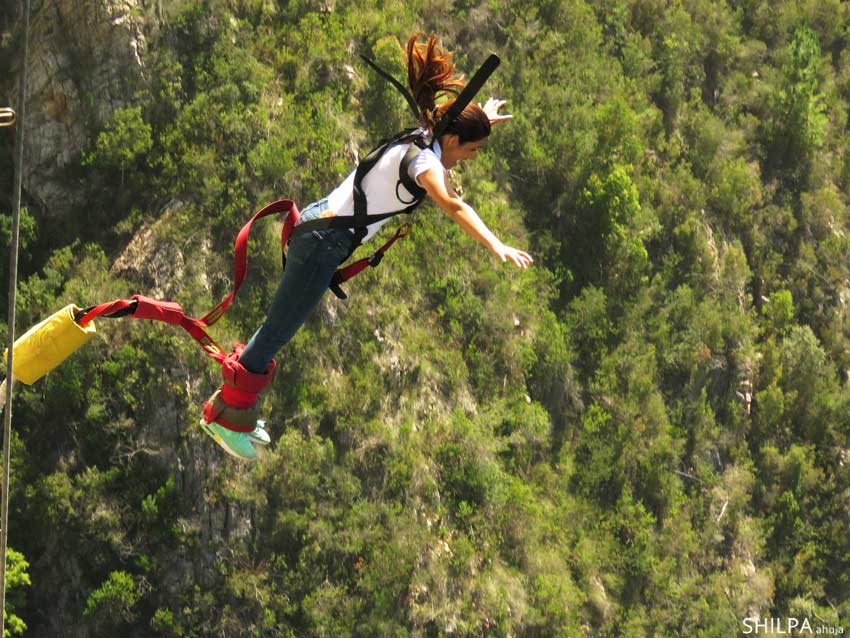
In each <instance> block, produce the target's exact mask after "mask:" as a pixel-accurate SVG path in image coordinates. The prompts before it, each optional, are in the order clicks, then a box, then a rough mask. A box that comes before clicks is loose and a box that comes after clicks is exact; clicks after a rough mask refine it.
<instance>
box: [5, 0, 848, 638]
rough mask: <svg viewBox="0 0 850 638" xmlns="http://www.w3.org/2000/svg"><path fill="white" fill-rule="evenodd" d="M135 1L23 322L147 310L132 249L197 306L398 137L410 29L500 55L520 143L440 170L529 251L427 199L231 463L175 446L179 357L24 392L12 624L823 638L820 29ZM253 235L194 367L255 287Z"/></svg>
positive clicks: (826, 376) (797, 15)
mask: <svg viewBox="0 0 850 638" xmlns="http://www.w3.org/2000/svg"><path fill="white" fill-rule="evenodd" d="M145 6H147V5H145ZM140 11H141V12H142V13H143V14H144V15H141V17H143V18H145V19H146V22H145V24H146V25H147V30H148V32H147V33H146V36H147V38H148V41H149V51H148V53H147V60H146V64H147V68H148V72H147V73H146V74H145V78H146V80H145V81H141V82H140V83H139V84H138V86H133V87H132V89H133V96H134V97H133V98H132V100H131V102H130V103H128V105H126V106H125V107H122V108H119V109H118V110H116V111H115V113H114V115H113V119H112V121H111V122H109V123H107V124H106V125H105V126H104V127H102V128H96V129H93V130H91V135H90V143H89V145H88V148H87V149H86V151H85V152H84V153H82V154H81V156H80V157H79V159H78V160H76V163H75V164H74V165H73V166H71V167H70V168H69V176H68V179H69V180H72V181H74V183H76V184H78V185H79V184H84V188H85V190H86V205H85V207H84V208H80V209H79V210H74V211H72V214H71V215H70V216H69V218H68V219H64V220H61V221H59V222H56V223H53V224H46V223H45V219H46V213H47V211H42V210H38V209H36V208H33V207H31V208H30V209H29V210H28V212H27V214H26V215H25V217H24V222H25V223H24V240H25V252H24V254H23V256H22V267H23V269H24V274H25V275H26V276H25V277H24V278H23V280H22V283H21V287H20V293H19V300H20V309H19V321H20V323H19V326H28V325H31V324H34V323H36V322H37V321H38V320H39V319H41V318H42V317H44V316H46V315H48V314H50V313H52V312H53V311H55V310H56V309H58V308H59V307H61V306H63V305H64V304H66V303H68V302H71V301H73V302H76V303H78V304H80V305H87V304H90V303H94V302H99V301H103V300H106V299H110V298H112V297H121V296H126V295H127V294H131V293H133V292H137V291H139V292H145V291H146V290H147V287H148V286H150V284H151V282H150V281H146V280H145V279H144V278H141V277H134V275H133V274H132V272H130V273H129V274H116V273H115V272H114V271H113V270H110V263H111V262H112V261H113V259H114V258H115V256H117V255H118V254H119V253H121V252H122V251H123V250H124V248H125V247H126V246H127V244H128V242H129V240H130V238H131V237H132V236H133V234H134V233H135V232H137V231H138V230H139V229H142V228H150V227H153V226H155V227H156V228H157V229H158V230H157V233H158V234H157V237H158V241H160V242H162V243H163V244H164V245H172V246H174V245H176V246H179V247H180V251H181V252H182V255H183V256H184V258H185V267H184V270H183V271H182V274H181V276H180V277H179V281H178V282H177V285H176V286H175V287H174V290H173V291H172V292H173V293H174V294H173V296H174V297H175V298H177V299H178V300H179V301H180V302H181V303H182V304H183V305H184V307H185V308H187V310H189V311H190V312H195V313H201V312H203V311H204V310H206V309H207V308H209V307H211V306H212V305H214V303H215V302H216V301H217V300H218V299H219V298H220V297H221V296H223V294H224V293H225V292H226V290H227V288H228V285H229V266H230V251H231V249H232V248H231V246H232V237H233V236H234V235H235V233H236V231H237V229H238V228H239V227H240V226H241V224H242V223H243V222H244V220H246V219H247V218H248V216H249V215H250V213H251V212H252V211H254V210H256V209H257V208H259V207H260V206H261V205H262V204H264V203H265V202H267V201H270V200H272V199H274V198H277V197H284V196H285V197H291V198H293V199H295V200H296V201H298V202H300V203H302V204H306V203H308V202H310V201H313V200H315V199H317V198H319V197H321V196H323V195H324V194H326V193H327V192H328V191H329V189H330V188H332V187H333V186H335V185H336V184H337V182H338V181H339V180H340V179H341V177H342V176H344V175H345V174H346V173H347V172H348V171H349V170H351V168H352V167H353V165H354V164H355V151H359V152H360V153H361V154H362V153H363V151H365V150H367V148H368V147H369V146H370V145H371V144H372V143H373V142H375V141H376V140H377V139H378V138H380V137H381V136H384V135H386V134H389V133H392V132H394V131H395V130H396V129H398V128H400V127H402V126H404V125H406V124H408V122H407V120H406V119H405V118H406V117H407V110H406V107H405V105H404V102H403V100H402V99H401V98H400V97H399V96H398V95H396V94H395V93H394V91H393V90H392V89H391V88H389V87H387V86H386V85H385V84H384V83H382V81H381V80H380V79H378V78H377V77H375V75H374V74H372V73H371V72H370V71H369V70H368V68H366V67H365V66H364V65H363V64H361V63H360V62H359V60H358V58H357V56H356V53H358V52H363V53H367V54H370V55H372V56H373V57H374V58H376V59H377V60H378V61H379V63H381V64H382V65H383V66H385V67H387V68H390V69H392V70H393V71H394V73H395V74H396V75H397V76H402V74H403V67H402V57H401V52H400V47H399V44H400V43H402V42H404V40H405V38H406V37H407V36H408V35H409V34H410V33H412V32H414V31H417V30H424V31H435V32H437V33H439V34H440V35H441V37H442V38H443V41H444V42H445V44H446V45H447V46H448V47H449V48H451V49H453V50H455V51H456V62H457V63H458V65H459V67H460V68H461V69H464V70H466V71H467V72H468V73H469V72H472V71H473V70H474V68H475V65H476V63H477V62H478V61H480V60H482V59H483V58H484V56H485V54H486V53H488V52H490V51H496V52H498V53H500V54H501V55H502V57H503V59H504V62H505V63H504V64H503V66H502V68H501V69H500V70H499V72H498V74H497V76H496V77H495V79H494V80H493V82H492V83H491V84H489V85H488V87H487V88H488V90H489V91H490V92H491V93H492V94H494V95H499V96H502V97H506V98H508V100H509V102H508V105H509V107H510V110H511V111H512V112H513V113H514V120H513V121H512V122H511V123H509V124H504V125H501V126H499V127H498V128H497V129H496V131H495V133H494V135H493V136H492V137H493V139H492V141H491V144H490V145H489V146H488V150H487V151H486V152H485V153H484V154H483V155H482V156H481V157H479V159H478V160H477V161H476V162H475V163H472V164H469V165H467V166H465V167H464V168H463V169H462V171H461V172H460V177H459V179H460V182H461V183H462V186H463V191H464V193H465V197H466V199H467V200H468V201H469V202H470V203H471V204H472V205H473V206H475V207H476V209H477V210H478V211H479V212H480V214H481V216H482V218H483V219H484V220H485V221H486V222H487V223H488V224H489V225H490V226H491V227H492V228H493V229H494V230H496V232H497V234H498V235H499V236H500V237H502V238H504V239H505V240H506V241H507V242H508V243H511V244H514V245H519V246H523V247H528V248H529V250H530V252H532V253H533V254H534V255H535V257H536V264H535V266H534V267H533V268H532V269H530V270H529V271H528V272H520V271H518V270H516V269H513V268H511V267H510V266H509V265H502V264H500V263H496V262H495V261H494V260H493V259H492V258H491V257H490V256H489V255H488V254H487V252H486V251H485V250H484V249H483V248H481V247H479V246H475V245H473V243H472V241H471V240H470V239H469V238H467V237H465V236H464V235H463V234H462V233H461V232H460V231H459V230H458V229H457V228H456V227H454V226H453V225H452V224H451V222H450V220H449V219H448V218H446V217H445V216H444V215H442V213H440V212H439V211H438V210H437V209H436V208H435V207H433V206H432V205H428V206H425V207H424V208H423V209H422V210H421V211H420V212H418V213H417V218H416V221H417V226H416V229H415V232H414V234H413V236H412V237H411V238H410V239H408V240H406V241H405V242H403V243H402V244H401V245H400V247H399V248H396V249H394V250H393V251H392V253H391V256H390V259H389V260H388V261H387V262H386V264H385V265H384V266H382V267H381V268H380V269H378V270H375V271H370V273H369V274H367V275H364V276H362V277H360V278H358V279H357V280H355V281H354V282H352V283H351V284H350V285H349V286H348V288H349V292H350V293H352V294H351V297H352V298H351V299H350V300H349V301H348V302H346V303H344V304H343V303H339V302H337V301H336V300H335V299H328V300H327V301H326V302H325V303H324V304H323V305H322V307H321V308H320V309H319V311H318V312H317V314H316V316H315V317H313V318H312V319H311V320H310V322H309V323H308V324H307V326H306V327H305V328H304V329H303V330H302V331H301V332H300V333H299V334H298V335H297V337H296V339H295V340H294V341H293V342H292V343H291V344H290V345H289V347H288V348H287V349H286V350H285V351H284V352H283V353H282V354H281V356H280V361H281V368H280V371H279V374H278V376H277V378H276V380H275V382H274V384H273V386H272V388H271V389H270V391H269V392H268V394H267V396H266V398H265V401H264V408H263V409H264V411H265V413H266V414H267V415H268V419H269V424H270V425H269V427H270V430H271V432H272V434H273V436H274V439H275V442H274V445H273V446H272V447H271V448H270V449H269V450H267V451H266V452H265V453H263V454H262V455H261V460H260V462H259V463H258V464H256V465H255V466H254V467H246V466H244V465H239V464H237V463H235V462H233V461H231V460H229V459H227V458H225V457H224V456H223V455H222V454H221V453H220V452H219V451H218V450H217V449H215V448H214V447H213V445H212V443H211V442H210V441H208V440H206V439H205V438H204V437H203V435H202V434H201V433H200V432H199V430H198V429H197V428H196V427H195V422H196V420H197V418H198V415H199V410H200V405H201V403H202V401H203V400H204V398H205V397H206V396H207V394H208V393H209V392H210V391H211V390H212V389H213V388H214V387H215V384H216V372H215V370H214V369H212V368H211V366H209V364H208V362H207V361H206V360H205V358H204V357H203V355H202V353H200V351H199V350H198V349H196V348H195V346H194V344H192V343H191V342H190V341H188V340H185V339H184V338H183V336H182V335H179V334H176V331H175V330H172V329H170V328H168V327H167V326H160V325H150V324H144V325H142V324H138V323H134V322H113V323H108V322H107V323H104V324H102V325H101V326H100V335H99V337H98V338H97V339H96V340H95V341H94V342H93V343H92V344H90V345H89V346H87V347H86V348H85V349H84V350H82V351H80V352H79V353H78V354H77V355H75V356H74V358H72V359H71V360H70V361H68V362H67V363H66V364H64V365H63V366H62V367H61V368H60V369H58V370H57V371H55V372H54V373H52V374H51V375H49V376H48V377H47V378H46V379H44V380H43V381H41V382H40V383H39V384H37V385H35V386H33V387H26V388H20V389H19V391H18V394H17V398H16V404H15V428H16V437H15V439H14V445H15V447H14V459H15V463H14V468H13V483H12V513H11V520H12V524H11V528H10V533H11V544H12V545H13V546H14V547H15V548H16V549H18V550H20V551H21V552H22V553H23V556H25V557H26V559H27V560H28V561H29V567H28V573H29V575H30V577H31V581H32V585H31V587H28V588H26V589H21V590H20V592H21V594H20V595H19V596H18V597H17V598H16V599H15V600H14V601H13V602H14V604H15V610H16V613H17V614H18V615H19V616H20V617H21V618H22V619H23V620H24V621H25V622H26V623H27V625H28V626H29V631H30V632H31V633H30V634H27V635H33V636H47V635H52V634H51V628H55V627H56V624H57V623H60V622H61V626H62V627H63V630H64V635H69V636H70V635H75V636H77V635H78V636H90V635H126V636H168V637H195V636H316V637H322V636H335V637H336V636H340V637H342V636H363V637H366V636H370V637H371V636H411V637H414V636H416V637H419V636H422V637H430V636H443V635H450V636H494V637H496V636H504V637H507V636H516V637H520V636H521V637H536V636H547V637H556V636H564V637H570V638H572V637H575V636H596V637H604V638H609V637H610V638H613V637H623V638H626V637H628V638H631V637H637V636H670V637H672V636H681V637H685V636H688V637H691V636H706V637H718V638H720V637H724V638H725V637H728V636H734V635H739V634H741V632H742V631H743V628H744V625H743V619H744V618H747V617H752V616H760V617H762V618H766V617H768V616H774V617H783V616H796V617H800V618H802V617H808V618H810V619H811V621H812V623H818V624H820V625H825V626H843V627H845V630H850V541H848V533H847V530H848V526H849V525H850V416H848V414H850V412H848V407H850V406H848V403H850V393H848V388H847V382H848V370H850V341H848V337H850V330H848V328H850V324H848V305H847V304H848V301H850V262H848V260H847V256H848V249H850V239H848V237H850V235H848V231H850V228H848V224H850V215H848V198H847V186H848V182H849V181H850V134H849V133H848V106H849V105H850V47H848V44H850V32H848V27H847V25H848V24H850V5H848V3H846V2H841V1H839V0H818V1H814V0H812V1H791V0H777V1H771V2H767V1H761V0H738V1H731V0H730V1H727V2H711V1H709V0H677V1H669V2H668V1H660V0H601V1H598V2H583V1H577V0H553V1H543V2H541V1H539V0H535V1H534V2H530V1H525V0H513V1H507V0H489V1H482V2H478V1H470V2H464V1H461V0H414V1H412V2H407V3H402V2H395V1H389V0H388V1H386V2H381V3H373V4H369V5H364V3H362V2H349V1H347V0H336V1H335V2H324V3H322V2H315V1H313V0H303V1H293V2H284V1H280V2H275V1H272V0H183V1H180V2H169V3H150V6H149V7H148V8H146V9H142V10H140ZM9 46H11V45H9ZM8 55H9V52H8V51H5V52H4V57H3V58H0V59H6V57H8ZM93 99H95V100H96V99H97V97H96V96H94V97H93ZM81 117H85V114H81ZM2 150H3V153H2V154H0V162H2V164H0V166H3V167H8V166H11V160H10V159H9V156H10V155H11V147H10V144H9V143H7V142H4V146H3V147H2ZM6 173H7V174H8V171H6ZM3 179H4V180H5V179H7V178H3ZM4 186H5V181H4ZM175 203H179V205H176V204H175ZM164 211H169V212H168V214H164ZM8 229H9V223H8V218H7V217H4V218H3V225H2V227H0V231H2V233H3V235H4V241H8V235H9V231H8ZM259 234H260V237H259V238H258V239H256V240H254V241H253V242H252V256H251V259H252V265H251V268H252V270H251V279H250V281H249V282H248V284H247V285H246V288H245V289H244V290H243V292H241V293H240V295H239V297H238V299H237V303H236V304H235V306H234V308H233V310H232V311H231V313H230V314H229V315H228V316H227V318H226V319H225V320H224V321H222V322H221V323H220V324H218V325H217V326H216V328H215V334H216V337H217V338H218V339H219V341H220V342H221V343H229V342H233V341H240V340H241V341H244V340H246V339H247V338H248V337H249V336H250V334H251V333H252V332H253V330H254V329H255V328H256V326H257V325H258V324H259V322H260V321H261V320H262V317H263V314H264V311H265V308H266V305H267V304H268V302H269V299H270V295H271V293H272V291H273V287H274V282H275V280H276V278H277V276H278V256H277V250H278V248H277V247H276V245H275V242H276V239H275V237H274V230H273V229H268V230H267V231H262V232H260V233H259ZM6 268H7V266H6V265H5V264H2V265H0V270H2V273H0V274H3V275H5V274H6V272H7V270H6ZM4 299H5V296H4ZM22 584H25V583H23V582H22ZM57 619H58V620H57Z"/></svg>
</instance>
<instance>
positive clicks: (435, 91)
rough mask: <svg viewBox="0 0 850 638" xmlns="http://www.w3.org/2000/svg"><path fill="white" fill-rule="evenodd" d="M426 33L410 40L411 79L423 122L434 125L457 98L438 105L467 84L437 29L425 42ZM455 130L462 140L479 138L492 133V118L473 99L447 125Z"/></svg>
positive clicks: (413, 93) (409, 68) (408, 78)
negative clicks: (439, 36)
mask: <svg viewBox="0 0 850 638" xmlns="http://www.w3.org/2000/svg"><path fill="white" fill-rule="evenodd" d="M423 35H424V34H422V33H416V34H414V35H412V36H411V37H410V39H409V40H408V41H407V83H408V85H409V86H410V92H411V94H412V95H413V99H415V100H416V104H418V105H419V109H420V113H421V116H420V123H421V124H422V125H423V126H425V127H426V128H430V129H433V128H434V125H435V124H436V123H437V122H438V121H439V120H440V118H441V117H442V116H443V114H444V113H445V112H446V110H448V108H449V107H450V106H451V105H452V103H453V102H454V97H453V98H451V99H448V100H445V101H443V102H441V103H440V104H439V105H437V100H438V99H439V98H443V97H445V96H447V95H453V96H455V97H457V95H458V94H459V93H460V92H461V91H462V90H463V88H464V87H465V86H466V83H465V82H464V81H463V76H462V75H455V65H454V62H452V54H451V53H450V52H448V51H445V50H444V49H443V48H442V47H441V46H440V44H439V42H438V41H437V36H436V35H434V34H433V33H432V34H431V35H429V36H428V37H427V39H426V41H425V42H420V41H419V38H421V37H422V36H423ZM445 134H455V135H457V136H458V138H459V141H460V142H461V143H464V142H475V141H478V140H480V139H484V138H485V137H487V136H488V135H490V120H489V118H488V117H487V114H486V113H485V112H484V110H483V109H482V108H481V107H480V106H478V105H477V104H475V103H474V102H473V103H470V104H469V105H468V106H467V107H466V108H465V109H464V110H463V112H461V114H460V115H458V117H457V118H455V120H454V121H453V122H452V123H451V124H449V126H448V127H446V129H445Z"/></svg>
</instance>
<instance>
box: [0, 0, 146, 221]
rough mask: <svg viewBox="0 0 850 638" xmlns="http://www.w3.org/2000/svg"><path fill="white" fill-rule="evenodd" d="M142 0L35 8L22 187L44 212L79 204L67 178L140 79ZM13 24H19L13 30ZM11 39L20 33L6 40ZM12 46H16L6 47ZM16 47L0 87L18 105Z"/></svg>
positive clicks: (62, 0) (57, 2)
mask: <svg viewBox="0 0 850 638" xmlns="http://www.w3.org/2000/svg"><path fill="white" fill-rule="evenodd" d="M143 4H144V0H44V1H43V2H38V3H33V8H32V11H33V15H32V18H31V33H30V59H29V77H28V84H29V87H28V101H27V119H26V130H25V143H26V146H25V161H24V163H25V172H24V188H25V190H26V191H27V193H28V195H29V197H30V198H31V199H32V200H35V202H37V203H38V204H39V205H40V206H41V208H42V209H43V210H44V212H45V213H47V214H48V215H51V216H53V215H61V214H62V213H63V212H65V211H67V210H68V209H69V208H70V207H72V206H73V205H74V204H79V203H80V198H81V196H82V191H81V189H80V188H79V186H78V185H75V184H73V182H71V181H70V180H68V179H67V178H66V177H65V176H66V167H67V166H68V164H69V163H72V162H74V161H76V160H77V159H78V158H79V157H80V152H81V151H82V150H83V149H84V148H85V147H86V146H87V145H88V144H90V143H91V141H92V138H93V136H94V135H96V133H97V131H98V130H99V129H100V128H101V127H102V126H103V125H104V123H106V122H107V121H108V120H109V118H110V116H111V114H112V113H113V111H114V110H115V109H116V108H118V107H120V106H122V105H123V104H125V103H127V102H128V100H129V98H130V97H131V95H132V93H133V90H134V88H135V87H136V86H137V84H138V82H139V81H140V80H141V79H142V78H143V76H144V57H145V38H144V35H143V29H142V27H143V24H144V10H143V9H144V7H143ZM18 26H19V25H18ZM10 37H11V38H12V39H13V40H15V41H17V40H16V39H15V38H17V37H19V34H15V35H14V36H10ZM12 46H13V47H15V46H16V45H14V44H13V45H12ZM21 51H22V47H17V49H16V50H15V56H16V59H15V60H14V62H13V72H12V74H11V77H10V78H9V80H10V81H9V84H8V85H7V86H4V87H3V90H4V91H5V92H8V94H9V95H11V96H12V97H11V99H10V100H9V101H10V102H11V103H13V104H18V103H19V100H18V98H17V86H18V74H19V72H20V68H21V59H20V55H21Z"/></svg>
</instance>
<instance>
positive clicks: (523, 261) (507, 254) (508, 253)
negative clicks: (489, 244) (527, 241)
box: [492, 242, 534, 268]
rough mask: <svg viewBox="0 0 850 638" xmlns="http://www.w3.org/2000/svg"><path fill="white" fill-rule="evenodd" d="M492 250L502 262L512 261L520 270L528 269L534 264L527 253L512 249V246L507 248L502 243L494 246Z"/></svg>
mask: <svg viewBox="0 0 850 638" xmlns="http://www.w3.org/2000/svg"><path fill="white" fill-rule="evenodd" d="M492 250H493V254H494V255H496V257H498V258H499V259H501V260H502V261H508V260H509V259H510V260H511V261H512V262H514V264H516V265H517V266H519V267H520V268H528V267H529V266H530V265H531V264H532V263H534V260H533V259H532V258H531V255H529V254H528V253H527V252H525V251H523V250H518V249H516V248H511V247H510V246H505V244H503V243H502V242H498V243H497V244H496V245H495V246H493V248H492Z"/></svg>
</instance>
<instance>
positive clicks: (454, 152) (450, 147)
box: [440, 135, 487, 168]
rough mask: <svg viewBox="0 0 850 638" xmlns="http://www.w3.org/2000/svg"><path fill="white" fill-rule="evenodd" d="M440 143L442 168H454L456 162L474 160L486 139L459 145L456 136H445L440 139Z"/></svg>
mask: <svg viewBox="0 0 850 638" xmlns="http://www.w3.org/2000/svg"><path fill="white" fill-rule="evenodd" d="M441 142H442V143H441V145H440V146H441V147H442V150H443V155H442V162H443V166H445V167H446V168H454V167H455V166H456V165H457V163H458V162H462V161H464V160H473V159H475V158H476V157H477V156H478V149H479V148H481V147H482V146H484V145H485V144H486V143H487V138H486V137H485V138H484V139H481V140H477V141H475V142H463V143H461V142H460V140H459V139H458V136H457V135H446V136H443V138H441Z"/></svg>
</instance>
